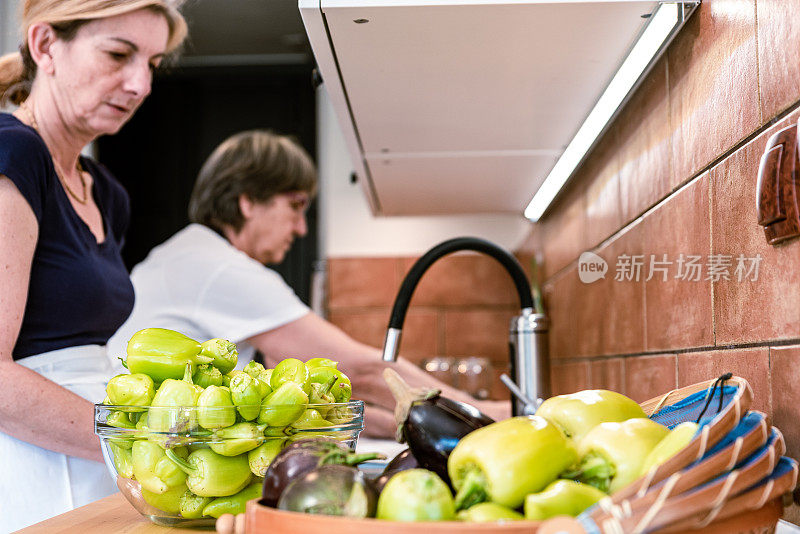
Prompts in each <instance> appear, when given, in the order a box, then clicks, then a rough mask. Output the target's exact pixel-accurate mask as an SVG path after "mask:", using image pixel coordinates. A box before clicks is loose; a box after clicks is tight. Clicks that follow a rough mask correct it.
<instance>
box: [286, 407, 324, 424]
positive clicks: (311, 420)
mask: <svg viewBox="0 0 800 534" xmlns="http://www.w3.org/2000/svg"><path fill="white" fill-rule="evenodd" d="M292 426H293V427H294V428H301V429H306V428H325V427H329V426H334V425H333V423H331V422H329V421H326V420H325V419H324V418H323V417H322V415H320V413H319V411H318V410H315V409H314V408H308V409H306V411H304V412H303V415H301V416H300V418H299V419H298V420H297V421H295V422H294V423H292Z"/></svg>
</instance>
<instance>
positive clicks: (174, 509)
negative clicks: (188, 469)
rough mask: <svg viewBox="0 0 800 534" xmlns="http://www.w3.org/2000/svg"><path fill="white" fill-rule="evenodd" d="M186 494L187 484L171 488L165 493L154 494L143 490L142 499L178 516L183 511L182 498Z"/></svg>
mask: <svg viewBox="0 0 800 534" xmlns="http://www.w3.org/2000/svg"><path fill="white" fill-rule="evenodd" d="M184 493H186V484H181V485H179V486H175V487H174V488H170V489H169V490H167V491H165V492H164V493H153V492H152V491H150V490H147V489H145V488H142V497H144V500H145V502H147V504H149V505H150V506H153V507H154V508H158V509H159V510H162V511H164V512H167V513H170V514H177V513H179V512H180V511H181V498H182V497H183V494H184Z"/></svg>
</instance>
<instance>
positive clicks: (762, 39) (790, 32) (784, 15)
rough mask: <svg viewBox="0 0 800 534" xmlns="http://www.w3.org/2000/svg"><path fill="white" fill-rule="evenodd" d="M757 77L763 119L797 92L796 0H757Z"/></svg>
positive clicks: (799, 33)
mask: <svg viewBox="0 0 800 534" xmlns="http://www.w3.org/2000/svg"><path fill="white" fill-rule="evenodd" d="M757 7H758V13H757V14H758V67H759V68H758V79H759V85H760V88H761V114H762V117H763V121H767V120H769V119H771V118H772V117H774V116H775V115H777V114H778V113H780V112H781V111H783V110H785V109H787V108H789V107H790V106H791V105H793V104H794V103H795V102H797V98H798V95H800V48H798V46H797V43H798V41H800V21H798V18H797V16H796V14H797V13H798V12H800V0H758V2H757Z"/></svg>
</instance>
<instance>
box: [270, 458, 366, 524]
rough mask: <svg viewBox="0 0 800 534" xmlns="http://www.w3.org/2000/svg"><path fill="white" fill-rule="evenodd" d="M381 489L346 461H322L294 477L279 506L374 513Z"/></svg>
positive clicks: (310, 511) (335, 512) (318, 511)
mask: <svg viewBox="0 0 800 534" xmlns="http://www.w3.org/2000/svg"><path fill="white" fill-rule="evenodd" d="M377 503H378V492H377V491H376V490H375V488H374V487H373V485H372V483H370V481H369V480H367V478H366V477H365V476H364V473H362V472H361V471H359V470H358V469H356V468H355V467H350V466H347V465H322V466H320V467H317V468H316V469H312V470H311V471H309V472H308V473H305V474H303V475H302V476H300V477H299V478H296V479H294V480H293V481H292V482H291V483H290V484H289V485H288V486H286V489H285V490H283V493H281V498H280V499H279V500H278V508H279V509H281V510H290V511H292V512H303V513H306V514H322V515H338V516H346V517H358V518H364V517H373V516H374V515H375V508H376V506H377Z"/></svg>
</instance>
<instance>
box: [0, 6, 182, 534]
mask: <svg viewBox="0 0 800 534" xmlns="http://www.w3.org/2000/svg"><path fill="white" fill-rule="evenodd" d="M21 18H22V26H21V29H22V35H23V43H22V45H21V46H20V52H19V53H15V54H9V55H7V56H3V57H2V58H0V104H8V103H11V104H16V105H18V106H19V108H18V109H17V110H16V111H15V112H14V113H13V114H9V113H2V114H0V377H2V378H0V381H2V385H1V386H0V532H8V531H11V530H16V529H18V528H21V527H24V526H26V525H29V524H32V523H34V522H37V521H41V520H43V519H45V518H47V517H49V516H52V515H55V514H58V513H62V512H64V511H67V510H69V509H71V508H73V507H77V506H81V505H83V504H86V503H88V502H91V501H93V500H96V499H98V498H100V497H103V496H105V495H108V494H110V493H112V492H114V491H116V488H115V487H114V485H113V483H112V481H111V479H110V477H109V476H108V474H107V472H106V468H105V466H104V465H103V463H102V461H103V459H102V454H101V452H100V446H99V440H98V438H97V437H96V436H94V433H93V410H92V402H98V401H100V400H102V399H103V397H104V396H105V394H104V387H105V381H106V380H107V379H108V373H109V372H110V369H109V364H108V358H107V357H106V355H105V349H104V345H105V343H106V341H107V340H108V338H109V337H110V336H111V334H113V333H114V331H115V330H116V329H117V327H119V325H121V324H122V323H123V322H124V321H125V319H126V318H127V316H128V314H129V313H130V310H131V308H132V307H133V288H132V286H131V283H130V280H129V278H128V275H127V272H126V269H125V266H124V265H123V263H122V259H121V256H120V247H121V246H122V243H123V239H124V233H125V230H126V227H127V224H128V217H129V207H128V197H127V194H126V193H125V191H124V189H123V188H122V187H121V186H120V185H119V183H118V182H117V181H116V180H115V179H114V178H113V177H112V176H111V175H110V174H109V172H108V171H107V170H106V169H105V168H103V167H102V166H101V165H99V164H97V163H95V162H94V161H92V160H91V159H89V158H86V157H84V156H81V150H82V148H83V147H84V146H85V145H86V144H88V143H90V142H91V141H93V140H94V139H96V138H97V137H98V136H101V135H106V134H113V133H115V132H117V131H118V130H119V129H120V128H121V127H122V125H123V124H125V122H126V121H127V120H128V119H130V117H131V116H132V115H133V113H134V112H135V111H136V110H137V108H138V107H139V106H140V105H141V103H142V101H143V100H144V99H145V97H147V95H148V94H149V93H150V88H151V81H152V75H153V70H154V69H156V68H158V66H159V64H160V63H161V62H162V61H163V60H164V57H165V56H166V55H167V54H169V53H170V52H171V51H173V50H175V49H176V48H177V47H178V46H179V45H180V43H181V42H182V41H183V38H184V36H185V34H186V24H185V22H184V20H183V18H182V17H181V15H180V14H179V12H178V11H177V9H176V7H175V6H174V5H173V4H172V3H170V2H167V1H166V0H26V1H25V2H24V3H23V5H22V8H21Z"/></svg>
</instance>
